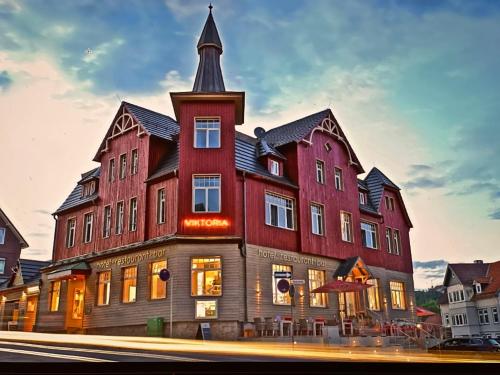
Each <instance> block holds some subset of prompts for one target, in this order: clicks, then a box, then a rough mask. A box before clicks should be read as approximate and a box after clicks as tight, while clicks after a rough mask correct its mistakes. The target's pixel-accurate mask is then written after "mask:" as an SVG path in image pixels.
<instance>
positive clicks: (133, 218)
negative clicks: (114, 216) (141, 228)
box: [128, 197, 138, 232]
mask: <svg viewBox="0 0 500 375" xmlns="http://www.w3.org/2000/svg"><path fill="white" fill-rule="evenodd" d="M132 202H133V203H134V204H132ZM137 206H138V202H137V197H132V198H130V201H129V205H128V207H129V214H128V231H129V232H135V231H136V230H137Z"/></svg>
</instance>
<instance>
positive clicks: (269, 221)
mask: <svg viewBox="0 0 500 375" xmlns="http://www.w3.org/2000/svg"><path fill="white" fill-rule="evenodd" d="M268 197H269V198H270V199H273V198H274V201H273V202H271V201H270V199H269V200H268ZM280 199H281V200H284V201H286V202H287V203H290V207H288V205H287V203H285V204H284V205H283V204H282V203H283V202H282V201H278V200H280ZM264 204H265V222H266V225H269V226H272V227H274V228H281V229H288V230H295V200H294V199H293V198H292V197H287V196H285V195H281V194H277V193H274V192H271V191H266V192H265V194H264ZM271 206H275V207H276V214H277V216H276V220H277V221H276V225H274V224H272V209H271ZM280 210H281V211H283V210H284V212H285V215H284V219H285V223H284V225H280V220H279V218H280V215H279V213H280ZM289 211H291V215H290V217H291V221H292V222H291V226H288V212H289ZM281 224H283V223H281Z"/></svg>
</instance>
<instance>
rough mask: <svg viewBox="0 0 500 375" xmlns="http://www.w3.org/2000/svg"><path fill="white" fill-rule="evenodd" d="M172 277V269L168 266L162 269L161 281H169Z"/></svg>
mask: <svg viewBox="0 0 500 375" xmlns="http://www.w3.org/2000/svg"><path fill="white" fill-rule="evenodd" d="M169 279H170V271H169V270H168V269H166V268H164V269H162V270H161V271H160V280H161V281H168V280H169Z"/></svg>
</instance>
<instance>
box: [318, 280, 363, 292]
mask: <svg viewBox="0 0 500 375" xmlns="http://www.w3.org/2000/svg"><path fill="white" fill-rule="evenodd" d="M371 286H372V285H370V284H361V283H353V282H350V281H342V280H332V281H330V282H328V283H326V284H325V285H323V286H320V287H319V288H316V289H314V290H312V291H311V293H330V292H358V291H360V290H363V289H368V288H370V287H371Z"/></svg>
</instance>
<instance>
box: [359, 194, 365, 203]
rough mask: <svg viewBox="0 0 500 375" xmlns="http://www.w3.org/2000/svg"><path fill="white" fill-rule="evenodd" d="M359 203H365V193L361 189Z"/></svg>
mask: <svg viewBox="0 0 500 375" xmlns="http://www.w3.org/2000/svg"><path fill="white" fill-rule="evenodd" d="M359 204H362V205H366V195H365V193H363V192H362V191H360V192H359Z"/></svg>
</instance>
